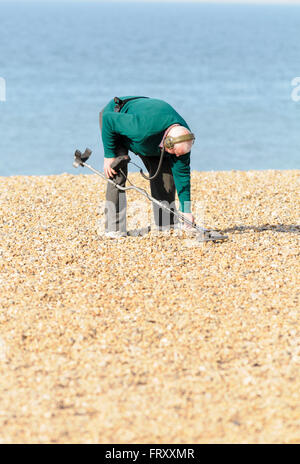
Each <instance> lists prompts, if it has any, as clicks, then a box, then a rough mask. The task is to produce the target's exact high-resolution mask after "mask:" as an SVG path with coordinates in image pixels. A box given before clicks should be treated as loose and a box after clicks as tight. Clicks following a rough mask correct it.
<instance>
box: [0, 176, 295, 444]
mask: <svg viewBox="0 0 300 464" xmlns="http://www.w3.org/2000/svg"><path fill="white" fill-rule="evenodd" d="M131 177H132V179H134V180H135V181H136V182H137V183H138V184H139V185H143V186H146V183H144V181H142V180H140V177H139V176H138V175H137V174H135V175H132V176H131ZM192 184H193V198H194V200H195V201H196V200H197V210H198V215H199V218H201V216H203V217H204V222H205V224H206V225H214V226H215V227H216V228H218V229H220V230H223V231H227V233H228V235H229V241H228V242H227V243H222V244H212V243H209V244H206V245H204V246H202V245H201V246H192V245H193V242H192V241H191V239H190V238H189V237H185V236H182V237H177V236H175V235H174V234H172V235H170V234H165V235H163V236H160V237H158V236H156V235H155V234H149V235H148V236H147V237H146V238H129V239H127V240H126V242H125V243H124V242H121V243H119V242H117V243H115V242H111V241H110V242H108V241H104V240H101V239H100V238H98V237H97V235H96V233H95V229H96V223H97V221H98V220H99V219H100V220H101V219H102V203H101V202H103V198H104V190H105V189H104V183H103V182H102V181H101V180H99V178H97V176H94V175H79V176H71V175H61V176H50V177H11V178H0V224H1V225H0V240H1V243H0V268H1V277H0V278H1V281H0V305H1V312H0V378H1V382H0V440H1V442H3V443H20V442H25V443H32V442H35V443H58V442H59V443H71V442H73V443H74V442H76V443H89V442H92V443H168V442H170V443H203V442H204V443H214V442H217V443H267V442H268V443H279V442H285V443H300V372H299V370H300V369H299V368H300V326H299V322H300V315H299V311H300V309H299V294H297V286H298V288H299V274H300V272H299V271H300V269H299V225H298V226H296V224H299V196H297V195H299V171H281V172H279V171H264V172H255V171H250V172H235V171H233V172H210V173H195V172H194V173H193V179H192ZM137 198H139V199H140V197H138V195H137V194H136V195H134V194H130V195H129V196H128V203H129V206H130V207H129V210H130V211H129V215H130V216H131V217H130V223H129V228H130V226H131V225H135V224H134V223H133V219H134V216H133V213H134V209H136V210H137V209H138V208H140V205H137V204H134V203H133V201H134V199H137ZM142 209H143V211H144V215H147V214H149V213H150V206H149V205H148V203H147V201H146V200H145V201H144V203H143V206H142ZM145 221H146V222H145ZM146 223H147V217H146V218H144V219H143V221H142V224H143V225H145V224H146Z"/></svg>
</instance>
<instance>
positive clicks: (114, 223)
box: [100, 113, 178, 232]
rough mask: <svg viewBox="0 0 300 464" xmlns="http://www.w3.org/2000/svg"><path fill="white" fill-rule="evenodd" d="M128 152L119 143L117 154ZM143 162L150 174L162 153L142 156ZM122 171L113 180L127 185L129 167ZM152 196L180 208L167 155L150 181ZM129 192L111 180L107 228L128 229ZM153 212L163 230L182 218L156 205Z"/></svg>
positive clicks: (107, 190)
mask: <svg viewBox="0 0 300 464" xmlns="http://www.w3.org/2000/svg"><path fill="white" fill-rule="evenodd" d="M101 122H102V121H101V113H100V126H102V124H101ZM124 154H128V150H127V149H126V148H125V147H122V146H119V147H118V148H117V150H116V157H117V156H120V155H124ZM139 157H140V158H141V160H142V161H143V163H144V165H145V167H146V169H147V171H148V173H149V175H150V177H151V176H152V175H153V174H154V173H155V172H156V169H157V166H158V163H159V156H142V155H139ZM123 172H124V174H125V175H123V174H122V173H120V172H118V174H116V175H115V176H114V178H113V180H114V181H115V182H116V183H117V184H118V185H120V186H121V187H125V184H126V177H127V168H126V169H123ZM150 189H151V195H152V196H153V198H155V199H156V200H159V201H161V202H163V203H164V204H165V205H166V206H167V207H168V208H170V209H171V210H172V211H176V206H175V183H174V178H173V174H172V171H171V166H170V163H169V160H168V159H167V158H166V157H165V158H164V160H163V163H162V166H161V169H160V172H159V174H158V175H157V177H156V178H155V179H153V180H150ZM126 204H127V203H126V194H125V192H122V191H121V190H118V188H117V187H115V186H114V185H112V184H111V183H109V182H108V183H107V189H106V202H105V231H106V232H111V231H120V232H126V230H127V229H126ZM153 215H154V222H155V224H156V226H157V227H158V228H160V229H164V228H166V229H168V228H170V226H172V225H173V224H174V223H177V222H178V220H177V218H176V217H174V215H173V214H171V213H169V212H168V211H165V210H164V209H163V208H161V207H159V206H157V205H155V204H153Z"/></svg>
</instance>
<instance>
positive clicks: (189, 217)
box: [181, 213, 195, 229]
mask: <svg viewBox="0 0 300 464" xmlns="http://www.w3.org/2000/svg"><path fill="white" fill-rule="evenodd" d="M181 214H182V216H183V217H184V218H186V219H188V220H189V221H191V222H192V223H193V224H194V222H195V218H194V216H193V214H192V213H181ZM184 227H186V228H187V229H192V228H193V227H192V226H190V225H189V224H187V223H186V222H184Z"/></svg>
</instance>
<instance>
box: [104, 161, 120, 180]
mask: <svg viewBox="0 0 300 464" xmlns="http://www.w3.org/2000/svg"><path fill="white" fill-rule="evenodd" d="M115 159H116V158H104V165H103V171H104V174H105V175H106V177H108V178H110V177H114V175H115V174H117V172H116V171H115V170H114V169H112V168H111V167H110V165H111V164H112V163H113V162H114V161H115Z"/></svg>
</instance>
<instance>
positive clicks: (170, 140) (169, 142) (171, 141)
mask: <svg viewBox="0 0 300 464" xmlns="http://www.w3.org/2000/svg"><path fill="white" fill-rule="evenodd" d="M188 140H195V136H194V134H192V133H190V134H186V135H180V136H179V137H170V136H167V137H166V138H165V141H164V146H165V148H174V145H175V144H176V143H180V142H187V141H188Z"/></svg>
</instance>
